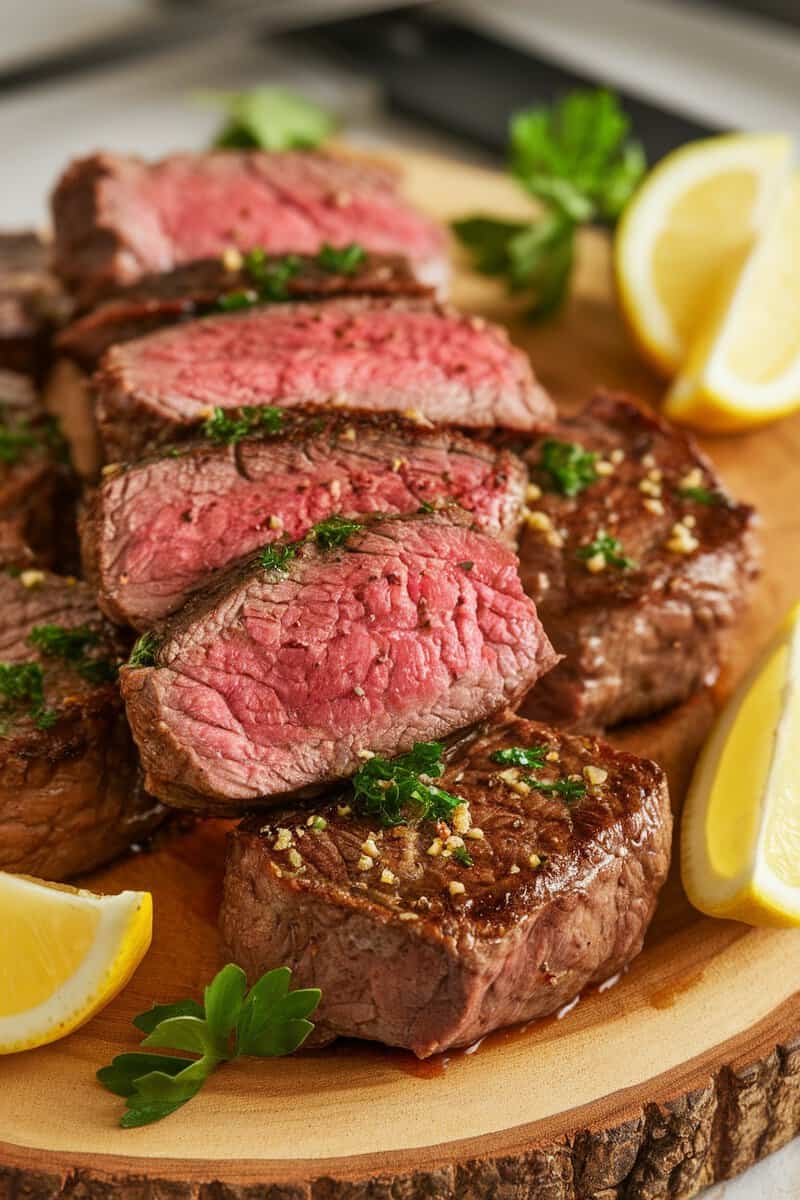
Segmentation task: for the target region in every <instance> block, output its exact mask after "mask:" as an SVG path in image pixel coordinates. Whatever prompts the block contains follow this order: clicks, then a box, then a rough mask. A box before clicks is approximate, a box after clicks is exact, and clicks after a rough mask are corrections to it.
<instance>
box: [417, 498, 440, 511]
mask: <svg viewBox="0 0 800 1200" xmlns="http://www.w3.org/2000/svg"><path fill="white" fill-rule="evenodd" d="M417 512H418V513H432V512H436V508H435V507H434V505H433V504H431V502H430V500H422V501H421V502H420V506H419V508H418V509H417Z"/></svg>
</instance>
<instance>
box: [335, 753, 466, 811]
mask: <svg viewBox="0 0 800 1200" xmlns="http://www.w3.org/2000/svg"><path fill="white" fill-rule="evenodd" d="M443 751H444V747H443V746H442V745H441V743H440V742H415V743H414V748H413V750H411V751H410V752H409V753H408V754H401V755H400V756H399V758H393V759H388V758H383V757H382V756H381V755H379V754H376V755H375V756H374V757H373V758H370V759H368V760H367V761H366V762H365V763H364V765H363V766H362V767H360V768H359V770H358V771H357V772H356V774H355V775H354V776H353V801H354V804H355V807H356V809H357V810H358V811H359V812H360V813H361V814H362V815H363V816H368V817H375V818H377V820H378V821H379V822H380V824H381V825H383V826H385V827H386V828H389V827H391V826H393V825H404V824H406V822H407V821H416V822H420V823H421V822H422V821H430V820H447V818H448V817H449V816H450V815H451V814H452V812H453V810H454V809H455V808H457V807H458V805H459V804H461V803H462V800H461V798H460V797H459V796H454V795H452V794H451V793H450V792H446V791H445V790H444V788H440V787H438V786H437V785H436V784H435V783H434V780H435V779H438V778H439V777H440V776H441V775H442V774H443V773H444V764H443V762H442V754H443Z"/></svg>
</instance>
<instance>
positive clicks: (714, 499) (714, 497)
mask: <svg viewBox="0 0 800 1200" xmlns="http://www.w3.org/2000/svg"><path fill="white" fill-rule="evenodd" d="M678 495H679V496H682V497H683V499H684V500H694V501H695V503H697V504H707V505H708V506H709V507H712V506H714V505H717V504H722V503H723V497H722V496H721V495H720V493H719V492H712V491H711V489H710V488H705V487H682V488H678Z"/></svg>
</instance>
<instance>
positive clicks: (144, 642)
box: [127, 629, 161, 667]
mask: <svg viewBox="0 0 800 1200" xmlns="http://www.w3.org/2000/svg"><path fill="white" fill-rule="evenodd" d="M160 645H161V642H160V640H159V637H158V635H157V634H156V633H154V632H153V630H152V629H150V630H148V632H147V633H143V634H142V636H141V637H140V638H138V639H137V641H136V642H135V643H134V646H133V649H132V650H131V656H130V658H129V659H128V663H127V665H128V666H129V667H154V666H155V665H156V654H157V653H158V649H159V646H160Z"/></svg>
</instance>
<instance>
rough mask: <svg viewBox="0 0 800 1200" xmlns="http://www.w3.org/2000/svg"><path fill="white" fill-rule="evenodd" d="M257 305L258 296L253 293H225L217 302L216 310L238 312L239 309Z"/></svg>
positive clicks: (240, 291) (241, 291)
mask: <svg viewBox="0 0 800 1200" xmlns="http://www.w3.org/2000/svg"><path fill="white" fill-rule="evenodd" d="M254 304H258V296H257V295H256V293H255V292H253V291H247V292H245V291H243V290H242V289H241V288H240V289H239V291H237V292H226V293H225V295H224V296H220V297H219V299H218V300H217V308H219V309H220V310H221V311H222V312H238V311H239V309H240V308H252V307H253V305H254Z"/></svg>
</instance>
